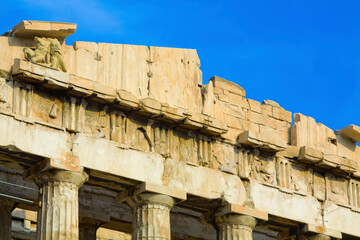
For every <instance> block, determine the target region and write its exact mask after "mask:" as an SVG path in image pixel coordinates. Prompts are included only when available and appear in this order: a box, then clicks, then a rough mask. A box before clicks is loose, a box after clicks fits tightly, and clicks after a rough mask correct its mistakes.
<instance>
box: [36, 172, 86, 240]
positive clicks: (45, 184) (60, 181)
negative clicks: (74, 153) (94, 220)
mask: <svg viewBox="0 0 360 240" xmlns="http://www.w3.org/2000/svg"><path fill="white" fill-rule="evenodd" d="M87 178H88V176H87V174H86V173H85V172H83V173H79V172H70V171H61V170H60V171H59V170H55V171H54V170H52V171H46V172H40V173H38V174H36V175H35V182H36V183H37V184H38V185H39V188H40V200H39V213H38V229H37V236H38V239H69V240H70V239H78V237H79V218H78V216H79V203H78V190H79V187H80V186H81V185H82V184H83V183H84V182H85V181H86V180H87Z"/></svg>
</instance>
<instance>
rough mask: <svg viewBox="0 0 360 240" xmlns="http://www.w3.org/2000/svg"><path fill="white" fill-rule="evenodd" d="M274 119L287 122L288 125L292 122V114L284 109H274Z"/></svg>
mask: <svg viewBox="0 0 360 240" xmlns="http://www.w3.org/2000/svg"><path fill="white" fill-rule="evenodd" d="M272 112H273V117H274V118H276V119H279V120H282V121H286V122H288V123H291V122H292V115H291V112H289V111H286V110H285V109H283V108H278V107H273V109H272Z"/></svg>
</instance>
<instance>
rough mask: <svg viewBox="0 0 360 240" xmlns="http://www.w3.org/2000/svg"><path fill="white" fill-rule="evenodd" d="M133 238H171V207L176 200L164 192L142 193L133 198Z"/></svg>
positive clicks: (137, 239)
mask: <svg viewBox="0 0 360 240" xmlns="http://www.w3.org/2000/svg"><path fill="white" fill-rule="evenodd" d="M132 201H133V204H130V206H131V207H132V209H133V231H132V237H131V239H132V240H146V239H149V240H150V239H151V240H170V239H171V233H170V209H171V208H172V206H173V205H174V203H175V201H174V199H173V198H172V197H169V196H167V195H162V194H153V193H142V194H139V195H137V196H134V197H133V198H132Z"/></svg>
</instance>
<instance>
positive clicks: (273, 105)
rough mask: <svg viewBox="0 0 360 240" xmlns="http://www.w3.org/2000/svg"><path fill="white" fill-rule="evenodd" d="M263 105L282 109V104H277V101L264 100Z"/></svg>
mask: <svg viewBox="0 0 360 240" xmlns="http://www.w3.org/2000/svg"><path fill="white" fill-rule="evenodd" d="M261 104H264V105H270V106H272V107H278V108H281V107H280V104H278V103H277V102H275V101H273V100H264V101H263V102H262V103H261Z"/></svg>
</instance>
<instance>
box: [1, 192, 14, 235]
mask: <svg viewBox="0 0 360 240" xmlns="http://www.w3.org/2000/svg"><path fill="white" fill-rule="evenodd" d="M14 206H15V202H14V201H12V200H10V199H5V198H0V240H9V239H10V234H11V221H12V216H11V212H12V210H13V209H14Z"/></svg>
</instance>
